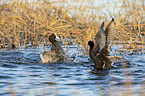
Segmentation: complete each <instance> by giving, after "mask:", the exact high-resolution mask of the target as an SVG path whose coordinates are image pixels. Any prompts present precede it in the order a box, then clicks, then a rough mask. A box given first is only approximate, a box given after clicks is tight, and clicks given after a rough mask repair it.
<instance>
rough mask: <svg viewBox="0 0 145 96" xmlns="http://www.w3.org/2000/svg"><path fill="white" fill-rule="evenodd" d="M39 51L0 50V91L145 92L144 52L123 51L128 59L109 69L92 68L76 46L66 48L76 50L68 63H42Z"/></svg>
mask: <svg viewBox="0 0 145 96" xmlns="http://www.w3.org/2000/svg"><path fill="white" fill-rule="evenodd" d="M49 49H50V48H47V49H45V50H49ZM42 51H44V50H42V49H40V50H36V49H33V48H31V49H27V50H23V49H19V50H9V51H0V89H1V90H0V95H2V96H12V95H16V96H44V95H45V96H46V95H47V96H106V95H107V96H108V95H111V96H117V95H130V96H132V95H138V96H141V95H145V64H144V63H145V55H128V54H126V55H125V58H126V59H127V60H129V61H130V62H129V63H128V62H119V63H115V64H114V66H115V68H112V69H110V70H105V71H94V70H93V68H92V67H91V65H93V63H92V62H91V61H90V60H89V57H88V56H87V55H83V52H82V51H81V50H80V49H78V48H77V47H70V49H69V51H67V54H68V55H72V54H73V53H76V54H77V55H76V59H75V61H74V62H69V63H51V64H42V63H41V61H40V57H39V55H40V53H41V52H42ZM70 59H72V58H71V57H70Z"/></svg>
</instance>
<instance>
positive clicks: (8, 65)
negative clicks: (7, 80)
mask: <svg viewBox="0 0 145 96" xmlns="http://www.w3.org/2000/svg"><path fill="white" fill-rule="evenodd" d="M1 67H5V68H17V67H18V66H17V65H14V64H9V63H4V64H2V65H1Z"/></svg>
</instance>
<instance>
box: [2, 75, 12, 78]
mask: <svg viewBox="0 0 145 96" xmlns="http://www.w3.org/2000/svg"><path fill="white" fill-rule="evenodd" d="M11 78H13V76H9V75H0V79H11Z"/></svg>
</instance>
